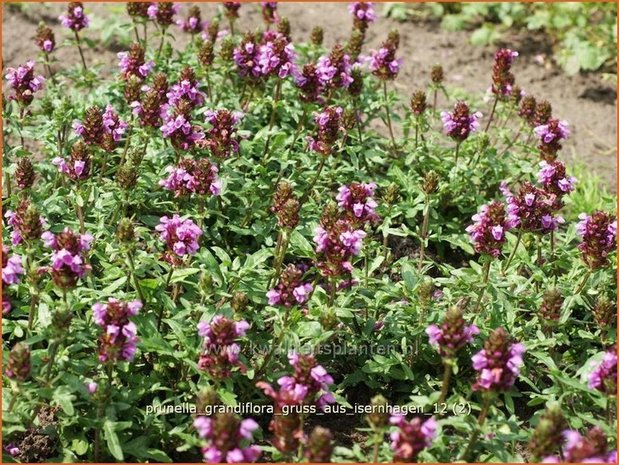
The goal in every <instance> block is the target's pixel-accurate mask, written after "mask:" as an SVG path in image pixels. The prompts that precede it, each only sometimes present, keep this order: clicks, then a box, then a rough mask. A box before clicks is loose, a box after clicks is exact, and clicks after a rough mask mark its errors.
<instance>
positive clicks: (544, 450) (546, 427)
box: [528, 404, 568, 463]
mask: <svg viewBox="0 0 619 465" xmlns="http://www.w3.org/2000/svg"><path fill="white" fill-rule="evenodd" d="M567 427H568V424H567V420H566V419H565V417H564V416H563V412H562V411H561V407H559V405H558V404H551V405H550V406H549V407H548V409H546V411H545V412H544V413H543V414H542V415H541V417H540V419H539V422H538V424H537V427H536V428H535V431H533V433H532V434H531V438H530V439H529V444H528V448H529V451H531V454H532V456H533V457H532V458H533V460H532V461H533V462H536V463H537V462H539V461H540V459H541V458H542V457H546V456H548V455H550V454H552V453H553V452H555V451H556V450H557V449H558V447H559V445H560V444H561V442H562V441H563V431H564V430H565V429H566V428H567Z"/></svg>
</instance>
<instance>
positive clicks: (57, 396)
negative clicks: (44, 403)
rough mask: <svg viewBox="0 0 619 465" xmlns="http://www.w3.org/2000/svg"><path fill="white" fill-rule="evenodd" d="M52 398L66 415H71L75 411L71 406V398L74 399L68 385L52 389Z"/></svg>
mask: <svg viewBox="0 0 619 465" xmlns="http://www.w3.org/2000/svg"><path fill="white" fill-rule="evenodd" d="M53 399H54V400H55V401H56V402H57V403H58V405H60V408H61V409H62V411H63V412H64V413H66V414H67V415H69V416H71V415H73V414H74V413H75V409H74V408H73V399H75V396H74V395H73V394H72V393H71V390H70V389H69V387H68V386H60V387H58V388H57V389H56V391H54V397H53Z"/></svg>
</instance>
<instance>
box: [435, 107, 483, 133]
mask: <svg viewBox="0 0 619 465" xmlns="http://www.w3.org/2000/svg"><path fill="white" fill-rule="evenodd" d="M481 117H482V114H481V113H480V112H478V111H477V112H475V113H473V114H471V112H470V110H469V106H468V105H467V104H466V103H465V102H461V101H459V102H456V104H455V105H454V110H453V112H451V113H449V112H446V111H444V112H442V113H441V120H442V121H443V128H444V130H445V134H447V135H448V136H449V137H451V138H452V139H454V140H455V141H457V142H462V141H464V140H466V139H468V137H469V135H470V134H471V133H472V132H475V131H477V129H478V128H479V121H478V120H479V119H480V118H481Z"/></svg>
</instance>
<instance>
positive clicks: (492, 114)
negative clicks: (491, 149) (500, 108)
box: [485, 96, 499, 132]
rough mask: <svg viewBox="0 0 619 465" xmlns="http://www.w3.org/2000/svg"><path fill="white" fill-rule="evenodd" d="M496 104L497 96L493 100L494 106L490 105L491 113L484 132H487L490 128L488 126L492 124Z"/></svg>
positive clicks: (497, 101)
mask: <svg viewBox="0 0 619 465" xmlns="http://www.w3.org/2000/svg"><path fill="white" fill-rule="evenodd" d="M497 103H499V97H498V96H496V97H495V98H494V104H493V105H492V111H491V112H490V117H489V118H488V124H486V129H485V132H488V129H489V128H490V124H491V123H492V117H493V116H494V112H495V110H496V105H497Z"/></svg>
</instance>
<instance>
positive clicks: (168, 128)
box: [160, 100, 204, 150]
mask: <svg viewBox="0 0 619 465" xmlns="http://www.w3.org/2000/svg"><path fill="white" fill-rule="evenodd" d="M160 130H161V133H162V134H163V137H165V138H167V139H170V143H171V144H172V146H173V147H174V148H176V149H180V150H191V149H192V148H193V147H195V146H196V145H197V144H198V143H200V142H202V141H203V140H204V132H203V131H202V128H201V127H200V126H197V125H194V124H192V121H191V104H189V103H188V102H187V101H185V100H183V101H181V102H180V103H179V105H178V106H177V107H170V108H169V109H168V110H167V111H166V112H165V113H164V115H163V125H162V126H161V128H160Z"/></svg>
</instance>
